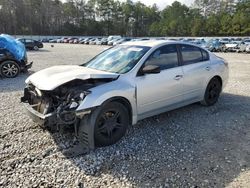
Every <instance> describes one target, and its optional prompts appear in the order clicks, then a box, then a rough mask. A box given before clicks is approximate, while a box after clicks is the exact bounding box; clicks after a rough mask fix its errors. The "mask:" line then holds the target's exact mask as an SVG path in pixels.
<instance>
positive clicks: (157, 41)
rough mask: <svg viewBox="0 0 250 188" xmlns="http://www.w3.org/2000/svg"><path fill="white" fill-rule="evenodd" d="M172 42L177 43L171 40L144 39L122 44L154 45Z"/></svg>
mask: <svg viewBox="0 0 250 188" xmlns="http://www.w3.org/2000/svg"><path fill="white" fill-rule="evenodd" d="M168 43H169V44H170V43H177V42H176V41H171V40H144V41H129V42H125V43H123V44H122V45H131V46H148V47H154V46H158V45H160V44H168Z"/></svg>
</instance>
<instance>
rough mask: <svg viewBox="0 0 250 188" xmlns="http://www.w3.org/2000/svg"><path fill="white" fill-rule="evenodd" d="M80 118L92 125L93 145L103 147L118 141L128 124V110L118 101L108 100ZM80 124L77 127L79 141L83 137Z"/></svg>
mask: <svg viewBox="0 0 250 188" xmlns="http://www.w3.org/2000/svg"><path fill="white" fill-rule="evenodd" d="M85 118H87V119H85V121H84V119H83V120H82V121H83V122H85V123H90V126H91V127H92V126H93V127H94V130H93V135H94V145H95V147H105V146H109V145H112V144H115V143H116V142H118V141H119V140H120V139H121V138H122V137H123V136H124V135H125V134H126V131H127V128H128V125H129V116H128V110H127V109H126V107H125V106H124V105H122V104H121V103H119V102H110V103H108V104H105V105H103V106H101V107H100V108H97V109H96V110H95V111H93V112H92V113H91V114H90V115H88V116H87V117H85ZM83 127H84V125H83V124H81V125H80V128H79V133H80V134H79V138H80V142H81V140H82V139H83V140H84V135H83V137H82V132H83V131H82V129H83Z"/></svg>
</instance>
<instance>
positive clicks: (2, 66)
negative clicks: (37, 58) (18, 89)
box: [0, 34, 32, 78]
mask: <svg viewBox="0 0 250 188" xmlns="http://www.w3.org/2000/svg"><path fill="white" fill-rule="evenodd" d="M31 66H32V62H31V63H28V60H27V53H26V49H25V46H24V45H23V44H22V43H21V42H19V41H17V40H15V38H13V37H11V36H9V35H5V34H2V35H0V75H1V76H2V77H6V78H14V77H16V76H17V75H18V74H19V73H20V72H21V71H26V70H28V69H29V68H31Z"/></svg>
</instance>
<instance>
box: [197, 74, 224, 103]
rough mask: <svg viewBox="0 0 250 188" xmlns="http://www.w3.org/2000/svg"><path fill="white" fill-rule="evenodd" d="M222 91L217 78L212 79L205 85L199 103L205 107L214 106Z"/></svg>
mask: <svg viewBox="0 0 250 188" xmlns="http://www.w3.org/2000/svg"><path fill="white" fill-rule="evenodd" d="M221 90H222V85H221V82H220V80H219V79H218V78H216V77H215V78H213V79H212V80H211V81H210V82H209V83H208V85H207V89H206V92H205V96H204V100H203V101H202V102H201V103H202V104H204V105H206V106H211V105H214V104H215V103H216V102H217V101H218V98H219V96H220V93H221Z"/></svg>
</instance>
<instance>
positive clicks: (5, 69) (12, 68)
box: [0, 60, 20, 78]
mask: <svg viewBox="0 0 250 188" xmlns="http://www.w3.org/2000/svg"><path fill="white" fill-rule="evenodd" d="M0 72H1V75H2V76H3V77H6V78H15V77H16V76H17V75H18V74H19V72H20V67H19V66H18V64H17V63H16V62H15V61H9V60H7V61H4V62H3V63H2V64H0Z"/></svg>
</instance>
